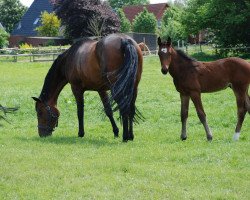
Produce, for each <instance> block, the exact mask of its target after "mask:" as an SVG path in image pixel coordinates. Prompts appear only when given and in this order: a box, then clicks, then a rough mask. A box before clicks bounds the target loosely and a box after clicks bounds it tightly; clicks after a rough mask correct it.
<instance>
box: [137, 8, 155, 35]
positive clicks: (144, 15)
mask: <svg viewBox="0 0 250 200" xmlns="http://www.w3.org/2000/svg"><path fill="white" fill-rule="evenodd" d="M156 30H157V19H156V17H155V16H154V14H153V13H150V12H148V10H147V9H146V8H144V9H143V11H142V12H140V13H139V14H138V15H136V17H135V19H134V20H133V31H134V32H138V33H155V32H156Z"/></svg>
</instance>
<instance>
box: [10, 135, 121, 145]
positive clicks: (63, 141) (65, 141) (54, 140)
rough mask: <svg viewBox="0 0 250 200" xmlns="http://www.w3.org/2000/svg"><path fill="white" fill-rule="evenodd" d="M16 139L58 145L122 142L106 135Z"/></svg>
mask: <svg viewBox="0 0 250 200" xmlns="http://www.w3.org/2000/svg"><path fill="white" fill-rule="evenodd" d="M15 138H16V139H17V140H20V141H23V142H38V143H41V144H42V143H44V144H60V145H93V146H97V147H101V146H117V144H119V143H122V141H121V138H120V137H119V138H113V137H112V136H111V137H110V138H106V137H90V136H85V137H84V138H79V137H77V136H50V137H46V138H40V137H39V136H34V137H21V136H17V137H15Z"/></svg>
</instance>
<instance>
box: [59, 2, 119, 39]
mask: <svg viewBox="0 0 250 200" xmlns="http://www.w3.org/2000/svg"><path fill="white" fill-rule="evenodd" d="M54 9H55V12H56V14H57V16H58V17H59V18H60V19H61V20H62V24H63V25H65V27H66V33H67V35H68V36H69V37H70V38H80V37H89V36H96V35H98V36H99V35H102V36H104V35H107V34H110V33H115V32H118V31H119V29H120V22H119V18H118V16H117V15H116V13H115V12H114V11H113V10H112V8H111V7H110V6H109V5H107V3H106V2H103V1H100V0H55V2H54Z"/></svg>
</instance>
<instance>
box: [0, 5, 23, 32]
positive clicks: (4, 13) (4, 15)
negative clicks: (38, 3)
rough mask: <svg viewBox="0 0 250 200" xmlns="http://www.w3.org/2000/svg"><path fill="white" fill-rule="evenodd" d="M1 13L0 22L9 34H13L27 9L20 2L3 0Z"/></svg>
mask: <svg viewBox="0 0 250 200" xmlns="http://www.w3.org/2000/svg"><path fill="white" fill-rule="evenodd" d="M0 3H1V2H0ZM0 6H1V11H0V22H1V23H2V25H3V26H4V27H5V30H6V31H7V32H8V33H11V32H12V30H13V29H14V26H15V24H17V23H18V22H19V21H20V19H21V18H22V16H23V15H24V13H25V12H26V11H27V7H25V6H23V5H22V4H21V3H20V1H19V0H2V3H1V5H0Z"/></svg>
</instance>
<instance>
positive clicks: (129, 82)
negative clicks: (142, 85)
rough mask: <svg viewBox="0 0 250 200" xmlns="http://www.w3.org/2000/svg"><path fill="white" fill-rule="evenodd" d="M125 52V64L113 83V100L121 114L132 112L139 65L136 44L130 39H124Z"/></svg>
mask: <svg viewBox="0 0 250 200" xmlns="http://www.w3.org/2000/svg"><path fill="white" fill-rule="evenodd" d="M121 46H122V49H123V53H124V61H123V65H122V66H121V67H120V69H119V70H118V71H117V72H116V73H117V74H116V76H117V77H116V78H117V79H116V81H115V82H114V83H113V84H112V85H111V101H112V104H113V105H114V102H113V100H114V101H115V102H116V103H117V106H115V108H114V111H117V110H118V109H119V111H120V115H129V114H130V105H131V102H132V101H133V97H134V87H135V80H136V74H137V67H138V55H137V50H136V48H135V46H134V45H133V43H132V41H131V40H129V39H122V44H121Z"/></svg>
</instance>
